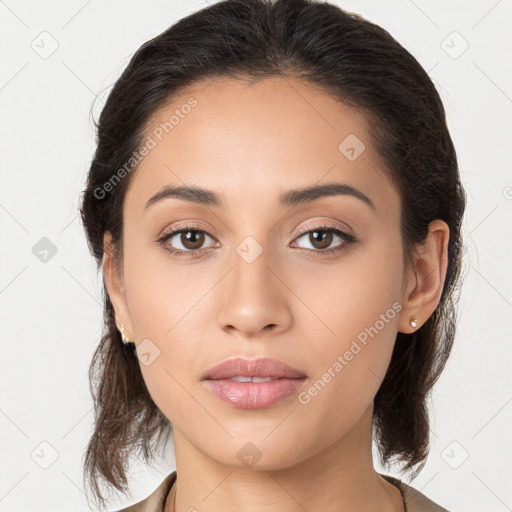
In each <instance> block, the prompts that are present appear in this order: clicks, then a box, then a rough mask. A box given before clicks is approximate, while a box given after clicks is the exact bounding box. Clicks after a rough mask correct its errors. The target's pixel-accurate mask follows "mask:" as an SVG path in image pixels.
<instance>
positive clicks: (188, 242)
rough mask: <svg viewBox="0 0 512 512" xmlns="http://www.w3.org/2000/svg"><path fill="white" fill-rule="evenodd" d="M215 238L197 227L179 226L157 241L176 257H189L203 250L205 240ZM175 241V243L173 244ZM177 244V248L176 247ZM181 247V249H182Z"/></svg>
mask: <svg viewBox="0 0 512 512" xmlns="http://www.w3.org/2000/svg"><path fill="white" fill-rule="evenodd" d="M206 238H210V239H211V240H213V238H212V237H211V236H210V235H208V234H207V233H206V231H203V230H202V229H199V228H198V227H197V226H178V227H177V228H174V229H173V230H172V231H169V232H168V233H166V234H164V235H163V236H162V237H161V238H159V239H158V240H157V242H158V243H159V244H161V245H162V246H163V247H164V249H165V250H166V251H167V252H169V253H171V254H173V255H174V256H189V255H190V254H194V253H196V252H197V251H199V250H200V249H202V246H203V244H204V243H205V239H206ZM173 239H175V240H174V243H171V242H172V241H173ZM175 244H177V247H176V245H175ZM180 245H181V247H180Z"/></svg>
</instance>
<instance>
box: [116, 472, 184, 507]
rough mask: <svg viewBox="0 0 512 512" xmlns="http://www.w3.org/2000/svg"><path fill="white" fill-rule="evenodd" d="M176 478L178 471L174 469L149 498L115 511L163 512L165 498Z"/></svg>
mask: <svg viewBox="0 0 512 512" xmlns="http://www.w3.org/2000/svg"><path fill="white" fill-rule="evenodd" d="M175 480H176V471H173V472H172V473H171V474H170V475H168V476H167V477H166V478H165V479H164V480H163V481H162V482H161V483H160V485H159V486H158V487H157V488H156V489H155V490H154V491H153V492H152V493H151V494H150V495H149V496H148V497H147V498H145V499H143V500H142V501H139V502H137V503H135V504H133V505H130V506H129V507H126V508H123V509H119V510H116V511H114V512H163V510H164V505H165V499H166V497H167V495H168V494H169V490H170V489H171V487H172V485H173V484H174V482H175Z"/></svg>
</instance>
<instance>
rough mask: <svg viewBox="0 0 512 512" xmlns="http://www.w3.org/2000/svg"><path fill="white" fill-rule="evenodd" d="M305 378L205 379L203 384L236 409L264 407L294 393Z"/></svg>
mask: <svg viewBox="0 0 512 512" xmlns="http://www.w3.org/2000/svg"><path fill="white" fill-rule="evenodd" d="M306 380H307V378H302V379H276V380H270V381H267V382H235V381H232V380H227V379H219V380H205V381H203V383H204V385H205V386H206V387H207V388H208V389H209V390H210V391H211V392H212V393H213V394H214V395H216V396H218V397H219V398H220V399H221V400H222V401H224V402H227V403H228V404H231V405H233V406H234V407H236V408H238V409H265V408H267V407H271V406H272V405H274V404H276V403H278V402H280V401H281V400H283V399H284V398H286V397H287V396H289V395H291V394H292V393H295V392H296V391H297V389H299V388H300V387H301V386H302V385H303V384H304V382H306Z"/></svg>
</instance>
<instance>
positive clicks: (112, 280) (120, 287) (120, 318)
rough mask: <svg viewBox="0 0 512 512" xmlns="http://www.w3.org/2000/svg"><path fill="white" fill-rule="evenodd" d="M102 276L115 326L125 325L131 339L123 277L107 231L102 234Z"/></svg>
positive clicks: (127, 334)
mask: <svg viewBox="0 0 512 512" xmlns="http://www.w3.org/2000/svg"><path fill="white" fill-rule="evenodd" d="M102 268H103V278H104V281H105V287H106V289H107V292H108V296H109V298H110V301H111V302H112V306H113V307H114V312H115V317H116V324H117V328H118V329H119V330H120V327H121V325H122V324H124V327H125V333H126V336H128V337H129V338H130V339H133V336H132V332H133V330H132V324H131V321H130V315H129V312H128V306H127V303H126V295H125V289H124V283H123V277H122V276H121V275H120V274H119V269H118V268H117V266H116V264H115V260H114V251H113V246H112V235H111V233H110V232H109V231H107V232H105V234H104V236H103V263H102Z"/></svg>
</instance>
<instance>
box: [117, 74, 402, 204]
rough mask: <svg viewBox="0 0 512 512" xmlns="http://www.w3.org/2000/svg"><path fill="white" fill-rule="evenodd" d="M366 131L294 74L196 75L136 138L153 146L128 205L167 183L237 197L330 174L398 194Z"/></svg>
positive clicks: (383, 195)
mask: <svg viewBox="0 0 512 512" xmlns="http://www.w3.org/2000/svg"><path fill="white" fill-rule="evenodd" d="M368 130H369V124H368V119H367V118H366V116H365V115H364V113H363V112H362V111H359V110H357V109H354V108H351V107H348V106H347V105H345V104H343V103H341V102H340V101H338V100H337V99H336V98H334V97H333V96H332V95H330V94H328V93H326V92H325V91H324V90H322V89H321V88H319V87H318V86H315V85H313V84H310V83H309V82H305V81H303V80H300V79H294V78H290V77H286V78H285V77H273V78H266V79H263V80H260V81H257V82H254V83H248V82H247V81H241V80H235V79H215V80H212V81H208V82H198V83H196V84H195V85H193V86H191V87H189V88H187V90H186V91H184V92H181V93H180V94H179V95H176V96H174V97H173V98H172V100H170V101H169V102H167V104H166V105H164V106H163V107H161V108H160V109H158V110H157V111H156V112H155V113H154V115H153V116H152V118H151V120H150V122H149V123H148V125H147V127H146V129H145V132H144V137H143V140H146V141H149V140H151V144H150V145H151V146H152V147H151V149H150V151H148V152H147V154H146V155H145V156H144V157H143V159H142V161H141V162H140V164H139V166H138V168H137V170H136V171H135V176H134V177H133V181H132V183H131V186H130V189H129V190H128V193H127V197H126V204H128V203H130V204H131V205H132V207H135V208H137V209H138V210H142V209H143V208H144V205H145V202H146V201H147V199H148V198H149V197H151V196H152V195H153V194H154V193H155V192H156V191H157V190H158V189H160V188H161V187H163V186H165V185H169V184H173V185H176V186H179V185H192V184H195V185H200V186H202V187H204V188H208V189H213V190H217V191H222V194H223V195H225V196H226V197H229V196H231V195H235V194H236V196H237V197H240V195H242V196H245V197H242V198H241V203H240V204H242V205H243V204H244V199H249V200H250V199H251V198H254V197H255V196H258V197H260V198H261V197H265V198H269V199H270V198H271V197H275V198H277V197H278V196H279V195H281V193H282V192H283V191H285V190H288V189H291V188H301V187H306V186H311V185H313V184H321V183H322V182H333V181H336V182H339V183H346V184H348V185H351V186H354V187H357V188H358V189H364V190H365V194H366V195H369V196H373V197H374V198H375V200H374V202H376V203H379V202H385V201H386V200H388V201H389V200H390V199H393V200H395V202H396V199H397V197H398V196H397V194H396V192H395V190H394V188H393V187H392V186H391V183H390V180H389V178H388V177H387V173H386V172H385V170H384V165H383V163H382V161H381V158H380V156H379V155H378V154H377V152H376V151H375V149H374V147H373V146H372V143H371V141H370V139H369V135H368ZM227 201H228V204H229V199H228V200H227ZM377 206H378V204H377ZM382 206H385V205H384V204H383V205H382Z"/></svg>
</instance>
